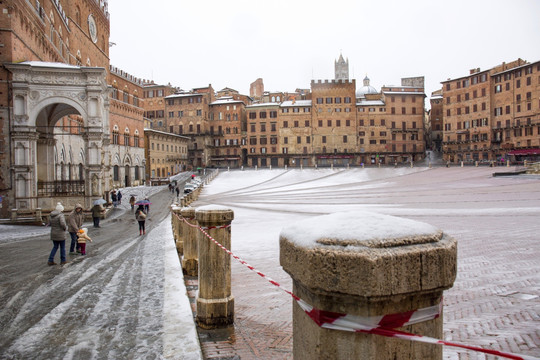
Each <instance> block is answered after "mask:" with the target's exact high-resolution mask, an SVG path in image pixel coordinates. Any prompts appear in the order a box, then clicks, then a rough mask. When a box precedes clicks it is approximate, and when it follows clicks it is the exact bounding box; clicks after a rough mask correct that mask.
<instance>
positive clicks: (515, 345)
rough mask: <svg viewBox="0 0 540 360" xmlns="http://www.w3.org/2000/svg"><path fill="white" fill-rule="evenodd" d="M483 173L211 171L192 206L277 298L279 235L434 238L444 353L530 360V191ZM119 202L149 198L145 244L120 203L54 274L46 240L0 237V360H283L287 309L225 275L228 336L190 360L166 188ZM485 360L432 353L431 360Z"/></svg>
mask: <svg viewBox="0 0 540 360" xmlns="http://www.w3.org/2000/svg"><path fill="white" fill-rule="evenodd" d="M493 172H494V169H493V168H487V167H479V168H475V167H464V168H462V167H451V168H444V167H440V168H434V169H429V168H427V167H415V168H380V169H377V168H370V169H362V168H354V169H352V168H351V169H330V168H324V169H322V168H321V169H303V170H300V169H296V170H286V169H272V170H258V171H255V170H246V171H240V170H235V171H226V170H222V171H221V172H220V174H219V175H218V176H217V177H216V178H215V179H214V180H213V181H212V182H211V183H210V184H208V185H206V186H205V187H204V188H203V191H202V193H201V195H200V197H199V199H198V201H196V202H195V203H193V204H192V206H194V207H198V206H203V205H208V204H215V205H221V206H226V207H229V208H230V209H232V210H233V211H234V220H233V222H232V249H231V250H232V251H233V252H234V253H235V254H237V255H238V256H240V257H241V258H242V259H244V260H245V261H247V262H248V263H250V264H251V265H253V266H255V267H256V268H257V269H258V270H260V271H261V272H263V273H265V274H267V275H268V276H270V277H271V278H273V279H275V280H276V281H278V282H279V283H281V284H282V286H283V287H285V288H288V289H290V288H291V286H292V281H291V279H290V277H289V276H288V274H286V273H285V272H284V271H283V270H282V268H281V267H280V264H279V235H280V232H281V231H282V229H283V228H284V227H286V226H288V225H290V224H293V223H295V222H298V221H300V220H303V219H307V218H310V217H314V216H319V215H326V214H332V213H338V212H349V211H357V210H362V211H372V212H376V213H380V214H386V215H394V216H399V217H403V218H407V219H412V220H417V221H421V222H424V223H427V224H430V225H433V226H435V227H436V228H439V229H441V230H442V231H444V232H445V233H447V234H449V235H451V236H453V237H455V238H456V239H457V241H458V273H457V278H456V281H455V283H454V287H453V288H451V289H450V290H448V291H446V292H445V295H444V340H448V341H454V342H458V343H463V344H466V345H473V346H481V347H484V348H489V349H493V350H499V351H506V352H513V353H517V354H521V355H528V356H532V357H540V331H539V329H540V326H539V325H540V315H539V314H540V271H539V270H540V261H538V258H539V254H540V242H539V241H538V239H539V235H538V234H539V233H540V221H539V219H540V178H539V177H538V176H532V175H531V176H528V175H520V176H505V177H493V176H492V173H493ZM121 190H122V192H123V193H124V194H131V193H133V194H136V195H137V196H138V198H141V197H145V196H149V197H150V200H151V201H152V205H151V210H150V214H149V221H148V222H149V224H150V226H149V229H148V228H147V233H146V235H144V236H139V234H138V232H137V227H136V222H135V219H134V217H133V214H132V213H131V209H130V208H129V205H126V204H124V203H123V204H122V205H121V206H120V207H118V208H116V209H114V210H113V211H112V216H110V217H109V218H107V219H106V220H104V221H102V224H103V228H100V229H94V228H92V227H91V224H89V226H88V227H89V230H90V236H91V237H92V238H93V239H94V242H93V243H91V244H90V245H89V246H88V255H87V256H86V258H85V259H82V260H81V257H74V258H73V259H69V260H70V262H69V264H68V265H66V266H64V267H60V266H55V267H49V266H47V264H46V262H47V260H46V258H47V255H48V253H49V251H50V248H51V242H50V240H48V231H49V229H48V228H46V227H43V228H35V227H27V226H19V227H14V226H5V225H4V226H1V227H0V260H1V261H2V265H1V267H0V268H1V269H2V280H1V283H0V285H1V293H0V294H1V295H0V305H1V307H0V327H1V328H0V330H1V335H0V358H5V359H20V358H25V359H31V358H36V359H44V358H47V359H79V358H81V359H82V358H85V359H103V358H110V359H112V358H115V359H116V358H132V359H140V358H145V359H161V358H168V359H198V358H203V357H204V358H218V355H219V356H220V357H221V358H230V359H232V358H234V356H237V358H242V359H292V339H291V333H292V315H291V314H292V300H291V298H290V296H287V294H285V293H284V292H282V291H280V290H279V289H277V288H275V287H273V286H272V285H271V284H269V283H268V282H266V281H265V280H264V279H262V278H261V277H259V276H258V275H256V274H254V273H253V272H251V271H249V270H248V269H247V268H246V267H244V266H243V265H242V264H240V263H238V262H233V267H232V293H233V295H234V297H235V325H234V329H233V335H234V336H231V337H230V338H229V339H228V341H223V342H221V343H220V342H219V341H210V340H208V339H201V341H200V347H201V348H202V351H201V350H199V339H198V338H197V335H196V328H195V326H194V324H193V317H192V313H191V308H190V306H189V301H188V298H187V295H186V288H185V286H184V282H183V278H182V272H181V269H180V265H179V262H178V257H177V256H176V249H175V247H174V243H173V240H172V233H171V230H170V215H169V214H168V208H169V205H170V204H171V203H172V202H173V201H174V200H175V196H174V195H173V194H171V193H170V192H168V191H167V188H166V186H165V187H154V188H148V187H138V188H129V189H121ZM124 199H125V200H127V197H126V195H124ZM325 226H326V225H325V224H321V229H322V228H324V227H325ZM314 231H315V232H316V231H317V229H314ZM68 238H69V237H68ZM276 339H280V341H277V340H276ZM217 345H220V346H217ZM434 346H435V345H434ZM217 348H219V349H220V350H219V351H217V350H216V349H217ZM218 352H220V353H219V354H217V353H218ZM494 358H496V357H494V356H490V355H485V354H480V353H475V352H472V351H466V350H463V349H457V348H450V347H445V348H444V359H452V360H453V359H494Z"/></svg>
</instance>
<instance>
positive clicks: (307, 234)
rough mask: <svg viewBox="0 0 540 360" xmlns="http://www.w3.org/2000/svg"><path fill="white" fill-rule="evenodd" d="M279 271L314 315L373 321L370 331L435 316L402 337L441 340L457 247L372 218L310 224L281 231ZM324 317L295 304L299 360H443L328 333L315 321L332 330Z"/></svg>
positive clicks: (424, 347) (387, 342) (349, 216)
mask: <svg viewBox="0 0 540 360" xmlns="http://www.w3.org/2000/svg"><path fill="white" fill-rule="evenodd" d="M280 263H281V265H282V266H283V269H284V270H285V271H286V272H287V273H289V274H290V275H291V277H292V279H293V292H294V294H295V295H296V296H298V297H299V298H300V299H302V300H304V301H306V302H307V303H309V304H310V305H311V306H313V307H314V308H315V309H318V310H321V311H330V312H334V313H339V314H349V315H356V316H359V317H368V318H371V319H374V321H375V325H372V324H371V323H366V324H364V325H366V326H376V324H377V323H378V322H380V319H382V316H384V315H395V314H403V315H407V316H410V315H411V314H410V312H414V311H416V310H418V309H429V310H430V315H431V317H430V318H428V319H427V320H425V321H422V322H418V323H416V324H412V325H408V326H407V327H406V328H402V327H399V328H398V330H403V331H406V332H409V333H414V334H418V335H424V336H429V337H433V338H438V339H441V338H442V335H443V319H442V313H441V314H439V309H440V306H441V301H442V294H443V290H446V289H448V288H450V287H452V285H453V282H454V280H455V276H456V268H457V242H456V240H455V239H453V238H452V237H450V236H448V235H446V234H443V233H442V232H441V231H440V230H438V229H437V228H435V227H433V226H431V225H428V224H425V223H421V222H418V221H413V220H408V219H401V218H397V217H393V216H387V215H380V214H375V213H369V212H350V213H340V214H331V215H325V216H318V217H313V218H309V219H307V220H304V221H300V222H297V223H296V224H294V225H290V226H288V227H286V228H284V229H283V230H282V232H281V234H280ZM318 313H319V312H317V311H311V312H310V315H308V314H307V313H306V311H304V310H303V309H302V308H301V307H300V306H299V305H298V303H296V302H294V304H293V357H294V359H295V360H303V359H306V360H308V359H337V360H341V359H343V360H345V359H370V360H388V359H399V360H405V359H406V360H415V359H430V360H436V359H442V354H443V353H442V347H441V346H436V345H434V344H424V343H419V342H410V341H407V340H398V339H394V338H390V337H383V336H380V335H375V334H365V333H357V332H350V331H342V330H330V329H325V328H323V327H320V326H319V325H317V323H316V322H315V321H314V320H313V319H312V318H311V317H310V316H313V317H315V320H317V321H320V322H325V321H327V322H331V321H329V320H327V319H328V318H324V317H322V316H321V317H317V314H318ZM393 318H398V317H396V316H394V317H393ZM394 326H399V325H394Z"/></svg>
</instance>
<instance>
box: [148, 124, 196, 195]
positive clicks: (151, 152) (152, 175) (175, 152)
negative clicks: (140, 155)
mask: <svg viewBox="0 0 540 360" xmlns="http://www.w3.org/2000/svg"><path fill="white" fill-rule="evenodd" d="M144 137H145V140H146V142H147V144H148V146H147V147H146V149H145V151H146V158H147V159H149V161H148V162H149V164H148V166H147V167H146V170H147V174H146V178H147V179H148V180H149V181H148V183H149V184H150V185H162V184H167V183H169V181H170V180H169V177H170V176H172V175H174V174H177V173H179V172H180V171H185V170H186V169H187V163H188V145H189V140H190V139H189V137H186V136H181V135H176V134H172V133H170V132H165V131H159V130H154V129H145V131H144Z"/></svg>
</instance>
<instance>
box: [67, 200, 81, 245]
mask: <svg viewBox="0 0 540 360" xmlns="http://www.w3.org/2000/svg"><path fill="white" fill-rule="evenodd" d="M83 221H84V214H83V208H82V206H81V204H76V205H75V209H73V211H72V212H70V213H69V216H68V219H67V224H68V232H69V236H70V237H71V245H70V246H69V254H70V255H75V254H76V252H75V247H76V248H77V249H76V250H77V252H78V253H79V252H80V250H79V249H80V247H79V245H78V243H77V233H78V232H79V230H80V229H81V228H82V225H83Z"/></svg>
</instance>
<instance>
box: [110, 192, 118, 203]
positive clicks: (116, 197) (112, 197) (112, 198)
mask: <svg viewBox="0 0 540 360" xmlns="http://www.w3.org/2000/svg"><path fill="white" fill-rule="evenodd" d="M111 201H112V204H113V206H114V207H116V205H118V195H116V190H113V191H111Z"/></svg>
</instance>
